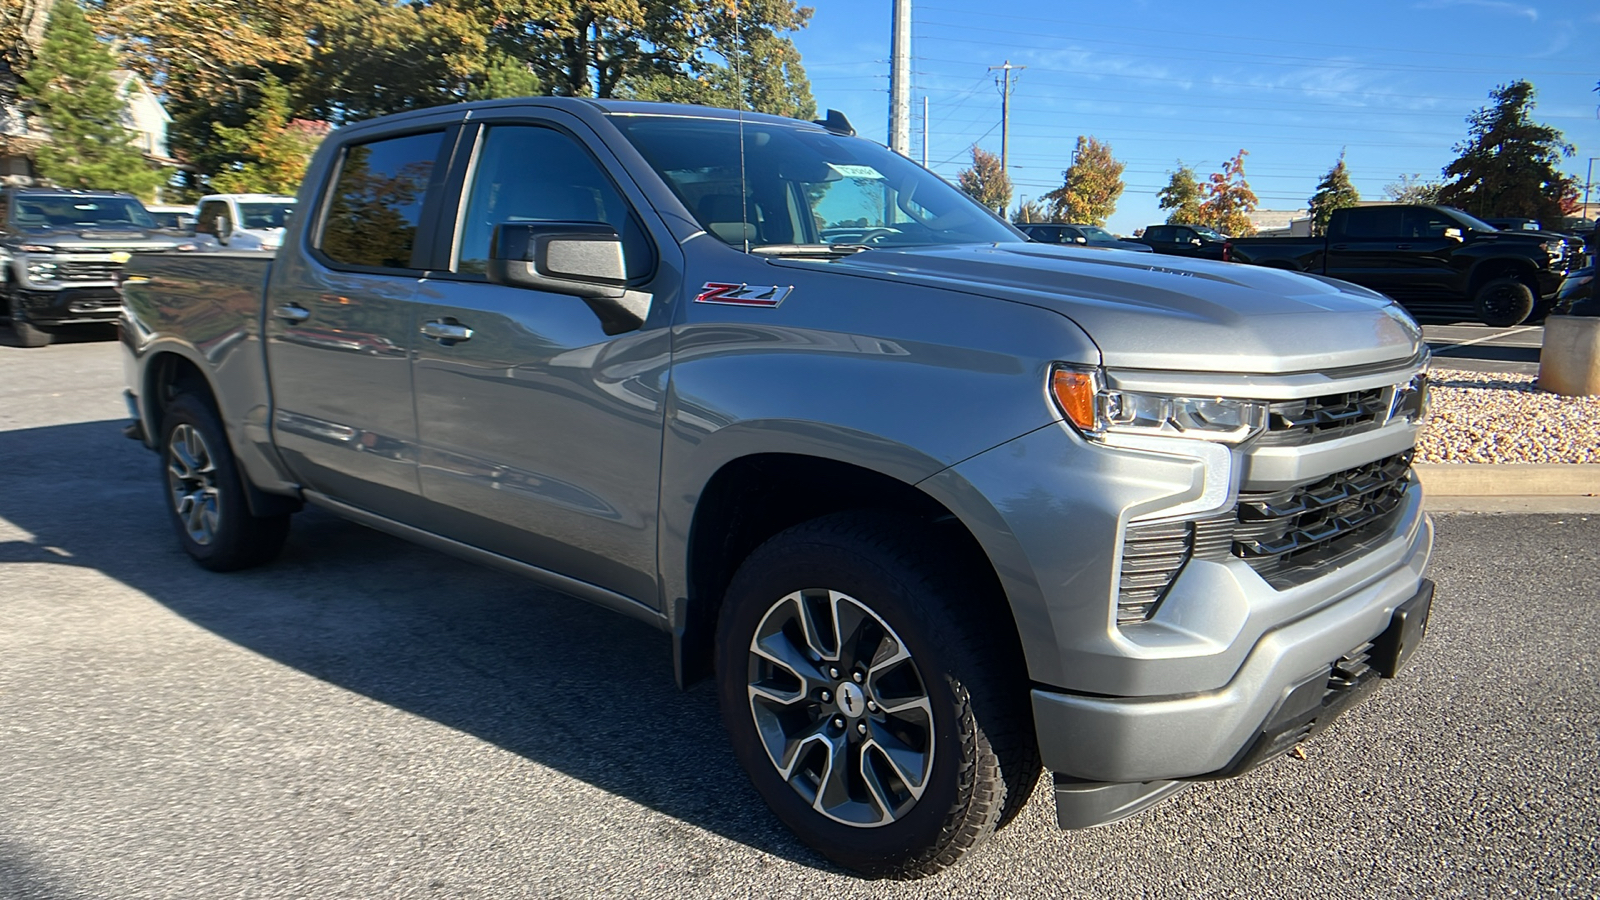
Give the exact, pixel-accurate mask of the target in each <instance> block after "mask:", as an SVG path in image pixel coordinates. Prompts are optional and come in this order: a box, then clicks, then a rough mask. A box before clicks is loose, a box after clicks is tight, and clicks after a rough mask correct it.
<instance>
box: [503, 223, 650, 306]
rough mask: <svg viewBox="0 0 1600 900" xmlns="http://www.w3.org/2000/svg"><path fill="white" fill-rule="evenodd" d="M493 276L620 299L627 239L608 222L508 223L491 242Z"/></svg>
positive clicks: (577, 294) (581, 294) (519, 283)
mask: <svg viewBox="0 0 1600 900" xmlns="http://www.w3.org/2000/svg"><path fill="white" fill-rule="evenodd" d="M487 274H488V277H489V280H490V281H492V282H494V283H495V284H504V285H508V286H511V287H526V288H534V289H536V290H541V291H550V292H551V293H556V294H568V295H571V296H575V297H585V298H595V299H608V300H614V299H617V298H620V297H621V296H622V295H623V294H624V293H625V292H626V288H627V284H628V276H627V267H626V265H625V264H624V262H623V257H622V239H621V238H620V237H618V235H617V230H616V229H615V228H612V227H611V226H610V225H607V224H605V223H604V222H506V223H503V224H500V225H496V226H495V229H494V236H493V237H492V238H491V239H490V241H489V264H488V272H487Z"/></svg>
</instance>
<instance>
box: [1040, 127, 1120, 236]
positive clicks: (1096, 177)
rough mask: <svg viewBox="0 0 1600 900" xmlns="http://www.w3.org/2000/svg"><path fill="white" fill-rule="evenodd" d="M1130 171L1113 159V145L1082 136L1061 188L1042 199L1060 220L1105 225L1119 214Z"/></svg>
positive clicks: (1051, 212)
mask: <svg viewBox="0 0 1600 900" xmlns="http://www.w3.org/2000/svg"><path fill="white" fill-rule="evenodd" d="M1126 168H1127V164H1126V163H1121V162H1118V161H1117V160H1116V159H1115V158H1113V157H1112V155H1111V145H1110V144H1103V143H1101V142H1100V141H1098V140H1095V139H1094V138H1093V137H1085V136H1083V135H1081V134H1080V135H1078V145H1077V149H1075V150H1074V151H1073V153H1072V165H1071V166H1069V167H1068V168H1067V170H1066V171H1064V172H1062V173H1061V180H1062V184H1061V187H1058V188H1056V189H1055V190H1053V191H1051V192H1050V193H1048V194H1045V195H1044V196H1043V197H1041V198H1040V199H1041V200H1043V201H1044V202H1046V203H1048V204H1050V215H1051V216H1052V217H1053V218H1055V219H1057V220H1058V221H1062V222H1074V223H1078V224H1082V225H1104V224H1105V223H1106V220H1107V219H1109V218H1111V214H1112V213H1114V212H1116V211H1117V198H1119V197H1121V196H1122V188H1123V184H1122V170H1123V169H1126Z"/></svg>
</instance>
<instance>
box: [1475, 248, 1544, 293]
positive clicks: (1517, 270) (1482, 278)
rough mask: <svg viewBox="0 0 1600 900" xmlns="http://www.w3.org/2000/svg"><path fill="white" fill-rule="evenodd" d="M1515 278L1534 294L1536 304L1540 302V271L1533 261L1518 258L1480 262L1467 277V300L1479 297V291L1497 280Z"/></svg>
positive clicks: (1503, 257) (1495, 258)
mask: <svg viewBox="0 0 1600 900" xmlns="http://www.w3.org/2000/svg"><path fill="white" fill-rule="evenodd" d="M1507 277H1510V278H1515V279H1517V280H1518V281H1520V282H1522V283H1523V284H1524V285H1526V286H1527V288H1528V290H1530V291H1532V292H1533V299H1534V302H1535V303H1537V302H1538V301H1539V278H1538V269H1537V268H1535V267H1534V264H1533V262H1532V261H1531V260H1526V259H1520V258H1517V257H1506V256H1500V257H1492V258H1490V259H1485V260H1480V261H1479V262H1478V263H1477V264H1476V265H1474V266H1473V267H1472V272H1471V273H1470V274H1469V275H1468V276H1467V298H1468V299H1469V300H1470V299H1472V298H1474V297H1476V296H1477V295H1478V290H1479V289H1480V288H1482V287H1483V286H1484V285H1486V284H1488V283H1489V282H1491V281H1494V280H1495V279H1497V278H1507Z"/></svg>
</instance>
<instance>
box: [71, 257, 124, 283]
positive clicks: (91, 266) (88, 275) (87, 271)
mask: <svg viewBox="0 0 1600 900" xmlns="http://www.w3.org/2000/svg"><path fill="white" fill-rule="evenodd" d="M121 271H122V264H121V263H115V262H112V261H110V260H96V261H93V262H91V261H88V260H71V261H64V262H60V263H57V264H56V277H58V278H60V279H61V280H62V281H115V280H116V279H117V273H118V272H121Z"/></svg>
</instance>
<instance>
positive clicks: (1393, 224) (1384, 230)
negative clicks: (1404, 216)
mask: <svg viewBox="0 0 1600 900" xmlns="http://www.w3.org/2000/svg"><path fill="white" fill-rule="evenodd" d="M1401 212H1402V210H1401V208H1400V207H1398V206H1374V207H1371V208H1368V209H1350V210H1346V211H1345V214H1344V237H1347V238H1398V237H1403V236H1404V234H1403V232H1402V231H1401V221H1400V214H1401Z"/></svg>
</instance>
